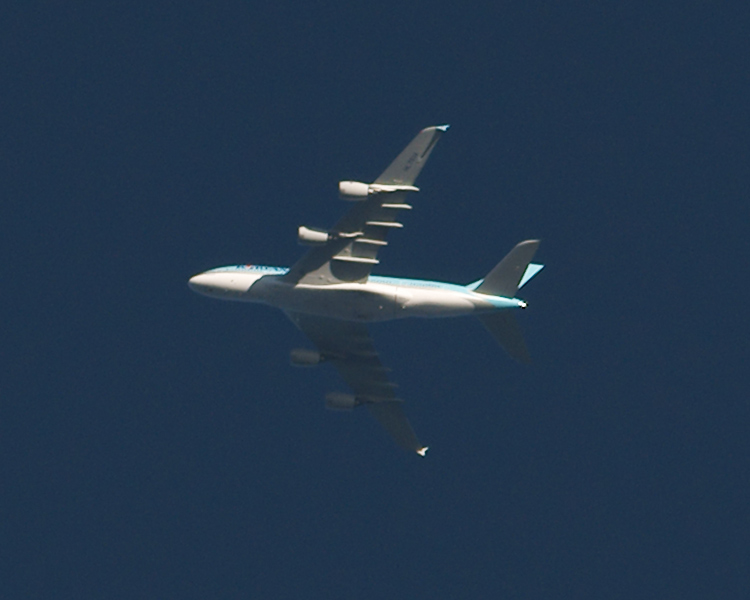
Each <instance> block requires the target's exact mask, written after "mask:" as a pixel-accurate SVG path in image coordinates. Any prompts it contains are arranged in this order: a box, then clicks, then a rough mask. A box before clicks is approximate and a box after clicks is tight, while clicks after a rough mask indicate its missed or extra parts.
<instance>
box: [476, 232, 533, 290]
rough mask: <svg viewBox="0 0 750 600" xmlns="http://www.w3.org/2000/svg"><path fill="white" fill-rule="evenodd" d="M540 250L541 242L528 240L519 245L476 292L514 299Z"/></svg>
mask: <svg viewBox="0 0 750 600" xmlns="http://www.w3.org/2000/svg"><path fill="white" fill-rule="evenodd" d="M537 248H539V240H526V241H525V242H521V243H520V244H518V245H517V246H516V247H515V248H513V250H511V251H510V252H509V253H508V255H507V256H506V257H505V258H504V259H503V260H501V261H500V263H499V264H498V265H497V266H496V267H495V268H494V269H492V271H490V272H489V273H488V274H487V276H486V277H485V278H484V281H483V282H482V283H481V284H480V285H479V287H477V288H476V289H475V290H474V291H475V292H479V293H480V294H489V295H491V296H503V297H504V298H514V297H515V295H516V292H517V291H518V288H519V287H520V284H521V278H522V277H523V276H524V273H526V268H527V267H528V266H529V263H530V262H531V259H533V258H534V254H535V253H536V251H537Z"/></svg>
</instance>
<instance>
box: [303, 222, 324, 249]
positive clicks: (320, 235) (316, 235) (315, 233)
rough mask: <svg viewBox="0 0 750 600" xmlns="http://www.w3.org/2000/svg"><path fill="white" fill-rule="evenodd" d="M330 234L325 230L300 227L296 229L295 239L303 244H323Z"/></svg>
mask: <svg viewBox="0 0 750 600" xmlns="http://www.w3.org/2000/svg"><path fill="white" fill-rule="evenodd" d="M329 239H331V236H330V235H328V232H327V231H322V230H320V229H310V228H309V227H304V226H302V227H300V228H299V229H297V241H299V243H300V244H303V245H304V246H318V245H320V244H325V243H326V242H327V241H328V240H329Z"/></svg>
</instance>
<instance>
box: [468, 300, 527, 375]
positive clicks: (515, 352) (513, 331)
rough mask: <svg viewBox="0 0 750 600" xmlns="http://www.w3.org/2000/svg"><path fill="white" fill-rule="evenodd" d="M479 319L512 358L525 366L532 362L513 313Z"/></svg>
mask: <svg viewBox="0 0 750 600" xmlns="http://www.w3.org/2000/svg"><path fill="white" fill-rule="evenodd" d="M478 318H479V320H480V321H481V322H482V325H484V326H485V327H486V328H487V331H489V332H490V333H491V334H492V337H494V338H495V339H496V340H497V342H498V343H499V344H500V345H501V346H502V347H503V349H504V350H505V351H506V352H507V353H508V354H509V355H510V357H511V358H514V359H515V360H517V361H518V362H522V363H525V364H529V363H530V362H531V356H529V351H528V350H527V349H526V342H524V341H523V334H522V333H521V328H520V327H519V326H518V321H516V318H515V315H514V314H513V313H512V312H510V311H505V310H503V311H500V312H495V313H488V314H486V315H479V317H478Z"/></svg>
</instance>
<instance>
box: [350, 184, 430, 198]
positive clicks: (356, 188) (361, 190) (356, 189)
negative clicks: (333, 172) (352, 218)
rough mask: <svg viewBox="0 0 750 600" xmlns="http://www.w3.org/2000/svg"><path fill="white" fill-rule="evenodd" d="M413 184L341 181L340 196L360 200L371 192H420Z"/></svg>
mask: <svg viewBox="0 0 750 600" xmlns="http://www.w3.org/2000/svg"><path fill="white" fill-rule="evenodd" d="M418 191H419V188H418V187H414V186H413V185H390V184H385V183H362V182H361V181H339V196H341V198H342V199H344V200H352V201H354V202H358V201H360V200H365V199H366V198H367V197H368V196H369V195H370V194H392V193H393V192H418Z"/></svg>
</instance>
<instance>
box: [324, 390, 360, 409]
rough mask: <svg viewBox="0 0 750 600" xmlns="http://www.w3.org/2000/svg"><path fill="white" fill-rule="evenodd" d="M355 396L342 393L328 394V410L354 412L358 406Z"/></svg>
mask: <svg viewBox="0 0 750 600" xmlns="http://www.w3.org/2000/svg"><path fill="white" fill-rule="evenodd" d="M358 404H359V402H358V401H357V398H356V396H354V394H343V393H341V392H329V393H328V394H326V408H327V409H328V410H352V409H353V408H354V407H355V406H357V405H358Z"/></svg>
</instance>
